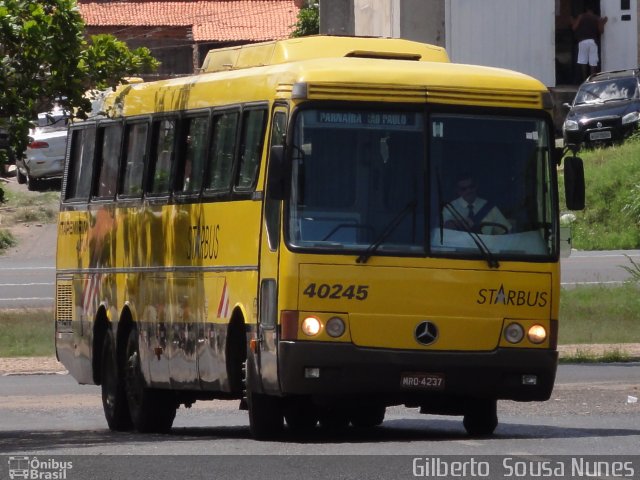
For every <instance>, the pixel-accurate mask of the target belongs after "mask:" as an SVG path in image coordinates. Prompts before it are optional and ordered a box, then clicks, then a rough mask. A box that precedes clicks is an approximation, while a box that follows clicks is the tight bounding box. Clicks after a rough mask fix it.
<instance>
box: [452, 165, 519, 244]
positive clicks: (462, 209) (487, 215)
mask: <svg viewBox="0 0 640 480" xmlns="http://www.w3.org/2000/svg"><path fill="white" fill-rule="evenodd" d="M456 191H457V193H458V195H459V196H458V198H456V199H455V200H452V201H451V202H449V203H448V204H446V205H445V206H444V209H443V211H442V215H443V221H444V226H445V227H446V228H451V229H454V230H470V231H473V232H476V233H484V234H489V235H495V234H504V233H508V232H509V231H510V230H511V224H510V223H509V221H508V220H507V219H506V218H505V217H504V215H503V214H502V212H500V210H499V209H498V207H496V206H495V205H493V204H492V203H491V202H488V201H487V200H485V199H484V198H480V197H478V194H477V186H476V182H475V181H474V179H473V177H472V176H471V175H470V174H468V173H464V174H461V175H460V176H459V177H458V181H457V182H456Z"/></svg>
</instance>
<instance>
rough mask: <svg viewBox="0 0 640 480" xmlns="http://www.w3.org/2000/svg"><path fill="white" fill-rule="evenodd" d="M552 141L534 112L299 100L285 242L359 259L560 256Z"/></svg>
mask: <svg viewBox="0 0 640 480" xmlns="http://www.w3.org/2000/svg"><path fill="white" fill-rule="evenodd" d="M550 140H551V137H550V134H549V131H548V125H547V123H546V122H545V121H543V120H542V119H537V118H527V117H506V116H495V115H487V114H473V115H472V114H453V113H435V112H434V113H430V114H425V113H424V111H418V110H414V111H400V110H397V109H395V110H394V109H389V110H382V109H381V110H364V109H363V110H353V109H352V110H339V109H331V110H329V109H327V110H321V109H306V110H302V111H300V112H299V113H298V115H297V116H296V120H295V128H294V138H293V142H292V146H291V147H292V148H291V150H292V152H293V153H292V173H293V175H292V193H291V200H290V202H289V208H288V223H287V227H286V228H287V238H288V241H289V243H290V245H291V246H292V247H294V248H303V249H312V250H313V249H317V250H319V251H333V252H342V253H345V254H346V253H354V254H357V255H360V259H362V253H363V252H367V254H366V255H367V256H368V255H369V254H371V255H404V256H426V255H429V256H448V257H451V256H453V257H455V256H464V257H470V258H474V257H481V258H482V257H484V258H487V257H491V258H493V257H496V258H508V257H522V256H526V257H530V256H537V257H550V256H553V255H555V254H556V249H557V245H556V220H555V216H554V215H553V213H552V212H554V209H553V205H554V203H553V202H555V201H556V199H555V196H554V195H553V189H552V188H551V185H552V183H551V181H552V178H551V175H552V169H551V145H550ZM365 260H366V258H365Z"/></svg>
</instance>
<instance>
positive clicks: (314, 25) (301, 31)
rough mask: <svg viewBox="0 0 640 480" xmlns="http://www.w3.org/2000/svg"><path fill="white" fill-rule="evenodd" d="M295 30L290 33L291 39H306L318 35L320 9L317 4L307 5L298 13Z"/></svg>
mask: <svg viewBox="0 0 640 480" xmlns="http://www.w3.org/2000/svg"><path fill="white" fill-rule="evenodd" d="M295 26H296V29H295V30H294V31H293V32H292V33H291V36H292V37H306V36H308V35H317V34H318V33H320V8H319V6H318V3H310V4H307V6H306V7H302V8H301V9H300V11H299V12H298V21H297V22H296V25H295Z"/></svg>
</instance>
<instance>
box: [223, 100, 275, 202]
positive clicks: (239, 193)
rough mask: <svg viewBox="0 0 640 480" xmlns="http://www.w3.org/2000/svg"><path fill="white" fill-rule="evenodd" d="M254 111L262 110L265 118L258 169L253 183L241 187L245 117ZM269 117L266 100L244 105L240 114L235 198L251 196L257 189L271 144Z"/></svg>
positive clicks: (234, 169)
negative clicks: (267, 148) (268, 130)
mask: <svg viewBox="0 0 640 480" xmlns="http://www.w3.org/2000/svg"><path fill="white" fill-rule="evenodd" d="M254 111H262V112H263V119H262V127H261V129H260V136H259V138H260V146H259V152H258V156H259V157H258V164H257V166H256V170H255V172H254V174H253V178H252V180H251V184H250V185H249V186H248V187H243V188H240V187H239V186H238V182H239V181H240V173H241V158H240V157H241V155H242V152H243V149H244V147H245V145H246V144H245V143H244V140H245V134H246V132H247V130H248V129H246V128H245V119H246V115H248V114H249V113H250V112H254ZM270 120H271V119H270V118H269V105H268V103H265V102H255V103H248V104H243V105H242V112H241V116H240V122H239V125H238V132H237V137H236V139H237V145H236V154H235V159H234V168H233V181H232V186H231V189H232V194H233V198H234V199H242V198H251V197H252V194H253V192H254V191H255V190H256V185H257V183H258V178H259V177H260V167H261V166H262V163H263V159H264V156H265V146H267V145H269V142H270V139H269V138H266V133H267V127H268V125H269V124H270Z"/></svg>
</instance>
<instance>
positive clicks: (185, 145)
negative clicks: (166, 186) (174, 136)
mask: <svg viewBox="0 0 640 480" xmlns="http://www.w3.org/2000/svg"><path fill="white" fill-rule="evenodd" d="M208 128H209V117H195V118H187V119H185V121H184V128H183V129H182V134H181V138H180V152H181V154H180V155H181V157H182V158H181V160H182V161H181V162H180V163H181V165H180V168H181V170H180V172H179V175H178V179H179V180H178V185H177V186H176V190H177V191H178V192H179V193H183V194H190V193H199V192H200V188H201V187H202V183H203V182H202V177H203V173H204V165H205V162H206V160H207V130H208Z"/></svg>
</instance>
